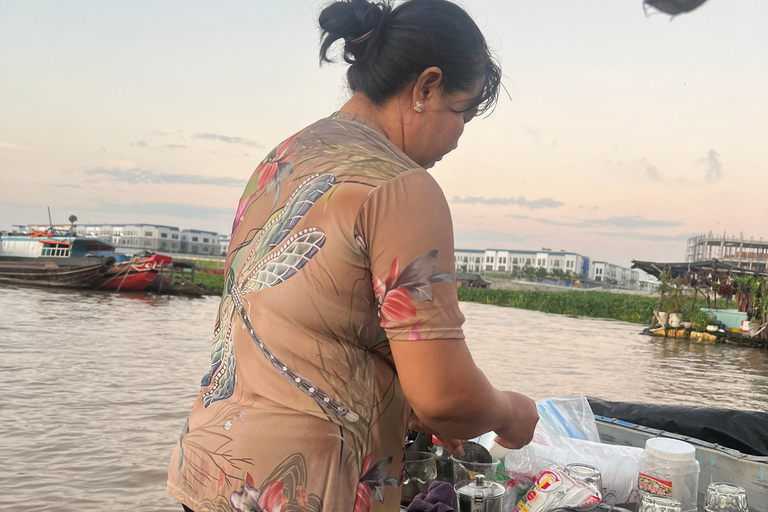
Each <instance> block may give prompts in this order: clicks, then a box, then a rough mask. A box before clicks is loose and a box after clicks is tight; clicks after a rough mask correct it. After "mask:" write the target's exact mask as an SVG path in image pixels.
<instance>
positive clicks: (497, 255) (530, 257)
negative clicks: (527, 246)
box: [481, 249, 589, 275]
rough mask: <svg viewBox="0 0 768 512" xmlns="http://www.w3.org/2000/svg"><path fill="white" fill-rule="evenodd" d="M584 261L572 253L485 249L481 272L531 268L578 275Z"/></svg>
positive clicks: (508, 271) (582, 257) (581, 257)
mask: <svg viewBox="0 0 768 512" xmlns="http://www.w3.org/2000/svg"><path fill="white" fill-rule="evenodd" d="M584 260H585V258H584V256H582V255H581V254H576V253H573V252H564V251H558V252H554V251H520V250H502V249H486V250H485V251H483V267H482V269H481V270H482V271H483V272H499V273H512V272H513V271H514V270H522V269H524V268H525V267H533V268H544V269H546V270H547V272H552V271H554V270H556V269H560V270H562V271H563V272H565V273H570V274H573V275H580V274H581V273H582V272H583V269H584ZM587 261H589V260H588V259H587Z"/></svg>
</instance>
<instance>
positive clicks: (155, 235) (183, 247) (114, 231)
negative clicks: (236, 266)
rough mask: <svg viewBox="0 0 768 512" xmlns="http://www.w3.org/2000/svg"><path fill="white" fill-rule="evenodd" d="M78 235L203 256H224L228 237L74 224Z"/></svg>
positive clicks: (168, 229) (144, 227) (174, 229)
mask: <svg viewBox="0 0 768 512" xmlns="http://www.w3.org/2000/svg"><path fill="white" fill-rule="evenodd" d="M50 227H51V226H50V225H48V224H29V225H26V226H21V225H16V226H13V230H14V231H16V232H19V233H31V232H32V230H33V229H34V230H38V231H45V230H47V229H48V228H50ZM53 227H54V228H55V229H57V230H60V231H64V232H66V231H69V230H70V228H71V226H70V225H69V224H61V225H54V226H53ZM74 231H75V234H76V235H78V236H91V237H96V238H100V239H102V240H104V241H105V242H109V243H111V244H112V245H115V246H116V247H117V248H119V249H128V250H131V251H135V252H138V251H145V250H146V251H155V252H165V253H182V254H199V255H202V256H222V255H224V256H226V254H227V248H228V246H229V237H228V236H224V235H220V234H218V233H215V232H213V231H203V230H199V229H179V228H177V227H174V226H163V225H159V224H77V225H75V226H74Z"/></svg>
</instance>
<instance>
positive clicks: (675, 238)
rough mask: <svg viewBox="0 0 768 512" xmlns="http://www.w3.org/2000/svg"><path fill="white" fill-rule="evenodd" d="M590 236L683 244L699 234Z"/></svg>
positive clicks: (605, 234) (613, 233)
mask: <svg viewBox="0 0 768 512" xmlns="http://www.w3.org/2000/svg"><path fill="white" fill-rule="evenodd" d="M590 234H592V235H599V236H607V237H613V238H632V239H634V240H643V241H645V242H685V241H686V240H688V239H689V238H691V237H693V236H697V235H699V234H700V233H682V234H679V235H649V234H646V233H622V232H618V233H617V232H609V233H604V232H603V233H601V232H599V231H595V232H592V233H590Z"/></svg>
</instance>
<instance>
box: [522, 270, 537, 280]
mask: <svg viewBox="0 0 768 512" xmlns="http://www.w3.org/2000/svg"><path fill="white" fill-rule="evenodd" d="M523 277H524V278H526V279H527V280H529V281H533V280H534V278H535V277H536V271H535V270H534V269H533V267H525V268H524V269H523Z"/></svg>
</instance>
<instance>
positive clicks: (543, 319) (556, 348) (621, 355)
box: [0, 287, 768, 512]
mask: <svg viewBox="0 0 768 512" xmlns="http://www.w3.org/2000/svg"><path fill="white" fill-rule="evenodd" d="M217 305H218V300H216V299H213V298H209V299H197V300H189V299H179V298H168V297H153V296H150V295H144V294H112V293H95V292H72V291H50V290H38V289H23V288H13V287H5V288H0V312H2V314H1V315H0V375H2V376H3V383H4V391H3V396H2V400H1V401H0V414H1V416H0V417H1V418H2V421H0V504H2V505H3V506H2V507H0V508H2V509H3V510H5V509H8V510H14V511H23V510H30V511H31V510H35V511H42V510H50V511H53V510H56V511H58V510H73V511H74V510H78V511H79V510H99V511H102V510H130V511H139V512H141V511H147V512H149V511H152V512H154V511H158V510H180V507H177V506H176V504H175V503H174V502H173V500H171V499H170V498H169V497H168V496H167V495H165V493H164V488H165V471H166V467H167V463H168V460H169V457H170V452H171V449H172V448H173V445H174V443H175V442H176V440H177V438H178V434H179V431H180V430H181V427H182V425H183V423H184V419H185V418H186V414H187V412H188V411H189V408H190V406H191V404H192V402H193V401H194V399H195V397H196V395H197V390H198V389H199V388H198V386H199V383H200V378H201V376H202V375H203V374H204V373H205V372H206V370H207V369H208V368H207V367H208V364H209V361H210V360H209V357H210V356H209V345H210V337H211V336H210V335H211V330H212V326H213V322H214V318H215V315H216V307H217ZM462 310H463V311H464V313H465V315H466V317H467V323H466V324H465V331H466V334H467V340H468V344H469V346H470V348H471V350H472V353H473V355H474V357H475V359H476V360H477V362H478V364H479V365H480V367H481V368H483V370H484V371H485V372H486V373H487V374H488V376H489V378H490V379H491V380H492V381H493V382H494V384H496V385H497V386H499V387H502V388H507V389H514V390H517V391H521V392H524V393H527V394H529V395H531V396H533V397H535V398H540V397H544V396H551V395H557V394H564V393H572V392H579V393H585V394H587V395H591V396H597V397H602V398H607V399H611V400H633V401H648V402H661V403H686V404H709V405H717V406H723V407H732V408H743V409H755V410H762V411H768V405H767V404H768V401H766V400H765V399H766V397H768V352H765V351H760V350H755V349H740V348H737V347H729V346H714V345H696V344H689V343H688V342H680V341H676V340H664V339H661V340H659V339H654V338H648V337H644V336H640V335H638V334H637V332H638V331H639V330H640V327H639V326H636V325H631V324H625V323H620V322H612V321H603V320H593V319H575V318H569V317H564V316H557V315H547V314H544V313H538V312H531V311H522V310H515V309H507V308H498V307H494V306H486V305H479V304H462Z"/></svg>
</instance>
